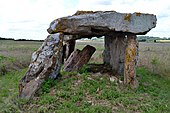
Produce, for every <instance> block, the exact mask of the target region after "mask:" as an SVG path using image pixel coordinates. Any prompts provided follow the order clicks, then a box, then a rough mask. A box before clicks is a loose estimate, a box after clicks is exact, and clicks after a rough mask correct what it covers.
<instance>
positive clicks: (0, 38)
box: [0, 37, 44, 42]
mask: <svg viewBox="0 0 170 113" xmlns="http://www.w3.org/2000/svg"><path fill="white" fill-rule="evenodd" d="M0 40H13V41H37V42H43V41H44V40H32V39H14V38H2V37H0Z"/></svg>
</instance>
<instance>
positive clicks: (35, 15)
mask: <svg viewBox="0 0 170 113" xmlns="http://www.w3.org/2000/svg"><path fill="white" fill-rule="evenodd" d="M0 8H1V10H0V37H4V38H14V39H35V40H44V39H45V38H46V37H47V35H48V33H47V28H48V27H49V24H50V23H51V21H53V20H54V19H57V18H60V17H64V16H69V15H72V14H74V13H75V12H76V11H77V10H88V11H90V10H92V11H98V10H99V11H105V10H106V11H109V10H114V11H117V12H120V13H133V12H141V13H150V14H155V15H156V16H157V25H156V28H154V29H152V30H151V31H150V32H149V33H147V34H146V35H147V36H155V37H170V0H166V1H163V0H0Z"/></svg>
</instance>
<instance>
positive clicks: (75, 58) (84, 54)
mask: <svg viewBox="0 0 170 113" xmlns="http://www.w3.org/2000/svg"><path fill="white" fill-rule="evenodd" d="M95 51H96V48H95V47H93V46H90V45H87V46H86V47H84V48H83V50H81V51H80V50H78V49H76V50H75V51H73V52H72V53H71V55H70V56H69V58H68V59H67V61H66V62H65V63H64V71H67V72H70V71H78V70H80V69H81V68H82V67H83V65H84V64H87V63H88V61H89V60H90V58H91V56H92V55H93V53H94V52H95Z"/></svg>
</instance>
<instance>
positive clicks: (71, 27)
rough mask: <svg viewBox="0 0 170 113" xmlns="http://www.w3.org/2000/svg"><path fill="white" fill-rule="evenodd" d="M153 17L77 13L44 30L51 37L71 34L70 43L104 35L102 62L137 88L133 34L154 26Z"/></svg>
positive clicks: (129, 14) (105, 12)
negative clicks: (59, 34)
mask: <svg viewBox="0 0 170 113" xmlns="http://www.w3.org/2000/svg"><path fill="white" fill-rule="evenodd" d="M156 21H157V19H156V16H155V15H153V14H144V13H139V12H135V13H133V14H131V13H118V12H116V11H96V12H93V11H78V12H76V13H75V14H74V15H72V16H68V17H63V18H58V19H56V20H54V21H52V22H51V24H50V27H49V28H48V29H47V31H48V33H50V34H53V33H57V32H63V33H64V34H67V35H73V36H76V37H72V39H70V40H76V39H80V38H85V37H88V38H89V37H94V36H96V37H100V36H105V50H104V52H103V57H104V58H103V61H104V63H108V64H110V65H111V66H112V69H113V70H114V71H115V72H116V73H117V74H120V75H121V74H122V75H124V83H125V84H130V85H131V86H132V87H135V85H137V84H136V83H137V81H136V63H137V57H138V42H137V40H136V35H145V34H146V33H147V32H149V31H150V30H151V29H152V28H154V27H156Z"/></svg>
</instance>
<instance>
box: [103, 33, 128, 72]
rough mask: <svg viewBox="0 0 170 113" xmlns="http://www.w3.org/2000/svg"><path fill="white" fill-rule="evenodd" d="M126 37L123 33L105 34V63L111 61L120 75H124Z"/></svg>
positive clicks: (113, 67)
mask: <svg viewBox="0 0 170 113" xmlns="http://www.w3.org/2000/svg"><path fill="white" fill-rule="evenodd" d="M125 48H126V38H125V35H123V34H119V33H117V34H115V35H107V36H105V50H104V63H109V64H110V65H111V66H112V69H113V70H114V71H115V72H116V73H117V74H119V75H123V70H124V58H125Z"/></svg>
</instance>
